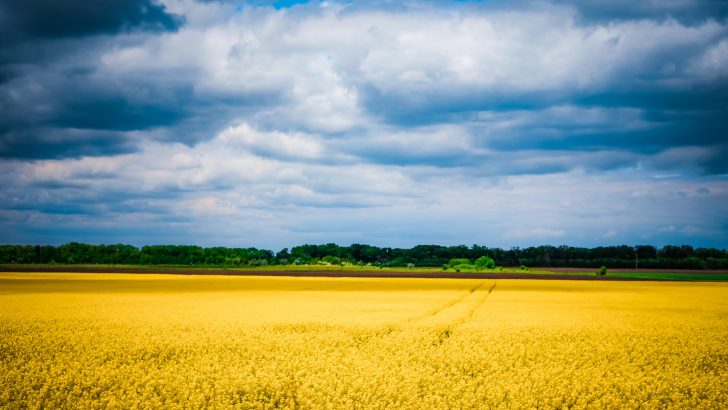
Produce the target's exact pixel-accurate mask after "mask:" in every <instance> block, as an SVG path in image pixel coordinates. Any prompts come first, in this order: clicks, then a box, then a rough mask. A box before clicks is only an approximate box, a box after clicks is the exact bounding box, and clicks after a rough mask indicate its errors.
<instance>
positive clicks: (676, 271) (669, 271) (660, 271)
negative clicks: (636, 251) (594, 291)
mask: <svg viewBox="0 0 728 410" xmlns="http://www.w3.org/2000/svg"><path fill="white" fill-rule="evenodd" d="M533 269H534V270H547V271H550V272H596V271H597V270H599V269H597V268H533ZM607 272H614V273H633V272H642V273H686V274H690V273H701V274H713V273H714V274H726V273H728V270H701V269H642V268H638V269H612V268H609V269H607Z"/></svg>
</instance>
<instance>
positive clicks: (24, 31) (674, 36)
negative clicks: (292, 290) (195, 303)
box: [0, 0, 728, 249]
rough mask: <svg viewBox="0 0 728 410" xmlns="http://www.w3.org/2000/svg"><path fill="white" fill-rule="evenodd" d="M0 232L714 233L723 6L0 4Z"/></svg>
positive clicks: (725, 84)
mask: <svg viewBox="0 0 728 410" xmlns="http://www.w3.org/2000/svg"><path fill="white" fill-rule="evenodd" d="M0 189H1V191H0V243H48V244H60V243H66V242H69V241H82V242H88V243H116V242H123V243H130V244H134V245H144V244H155V243H156V244H159V243H174V244H198V245H204V246H214V245H223V246H244V247H248V246H256V247H265V248H271V249H280V248H283V247H290V246H295V245H298V244H302V243H326V242H337V243H340V244H349V243H353V242H358V243H369V244H374V245H380V246H405V247H407V246H412V245H415V244H423V243H432V244H443V245H450V244H468V245H469V244H473V243H477V244H481V245H486V246H501V247H511V246H528V245H536V244H555V245H559V244H568V245H578V246H597V245H607V244H643V243H647V244H653V245H664V244H683V243H685V244H693V245H696V246H716V247H723V248H725V247H728V205H726V204H728V2H725V1H721V0H594V1H569V0H564V1H552V2H547V1H518V2H513V1H370V2H349V1H342V2H336V1H308V2H307V1H236V0H230V1H209V0H208V1H199V0H197V1H195V0H159V1H156V0H126V1H118V0H96V1H89V2H82V1H76V0H25V1H23V2H16V1H12V0H0Z"/></svg>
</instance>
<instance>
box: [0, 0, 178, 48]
mask: <svg viewBox="0 0 728 410" xmlns="http://www.w3.org/2000/svg"><path fill="white" fill-rule="evenodd" d="M0 22H2V23H3V24H2V27H3V28H2V29H0V35H1V36H2V37H0V38H2V39H3V40H0V44H3V45H8V44H12V43H15V42H21V41H27V40H34V39H54V38H65V37H80V36H87V35H94V34H115V33H119V32H121V31H128V30H152V31H165V30H175V29H177V28H178V27H179V26H180V24H181V23H182V22H183V20H182V18H181V17H180V16H175V15H172V14H169V13H167V12H166V10H165V7H164V6H162V5H160V4H159V3H157V2H156V1H154V0H123V1H119V0H93V1H75V0H22V1H13V0H11V1H3V2H0Z"/></svg>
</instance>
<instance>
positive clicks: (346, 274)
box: [0, 266, 719, 282]
mask: <svg viewBox="0 0 728 410" xmlns="http://www.w3.org/2000/svg"><path fill="white" fill-rule="evenodd" d="M0 272H17V273H24V272H39V273H56V272H57V273H130V274H163V275H226V276H289V277H328V278H421V279H427V278H432V279H545V280H588V281H632V282H633V281H642V282H644V281H662V282H664V281H674V280H672V279H666V278H631V277H615V276H609V275H607V276H596V275H594V276H588V275H585V274H576V273H560V272H559V273H556V272H555V273H505V272H478V273H471V272H417V271H414V272H413V271H406V270H403V271H345V270H341V271H332V270H320V271H314V270H311V271H296V270H252V269H251V270H243V269H240V270H238V269H213V268H199V269H197V268H167V267H159V268H153V267H149V268H147V267H93V266H79V267H68V266H63V267H47V266H33V267H27V266H20V267H13V266H0ZM703 273H719V272H715V271H714V272H710V271H704V272H703Z"/></svg>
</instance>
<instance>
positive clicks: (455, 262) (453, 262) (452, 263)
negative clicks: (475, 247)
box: [447, 258, 470, 268]
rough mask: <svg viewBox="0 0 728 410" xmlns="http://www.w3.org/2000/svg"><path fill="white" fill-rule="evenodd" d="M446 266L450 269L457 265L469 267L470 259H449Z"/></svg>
mask: <svg viewBox="0 0 728 410" xmlns="http://www.w3.org/2000/svg"><path fill="white" fill-rule="evenodd" d="M447 264H448V266H450V267H451V268H454V267H455V266H457V265H470V259H468V258H454V259H450V262H448V263H447Z"/></svg>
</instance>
